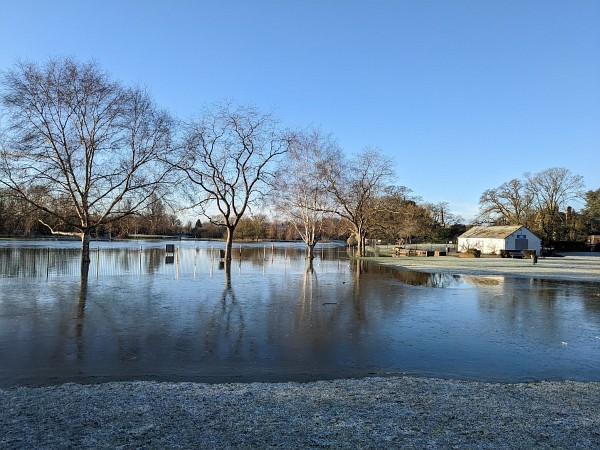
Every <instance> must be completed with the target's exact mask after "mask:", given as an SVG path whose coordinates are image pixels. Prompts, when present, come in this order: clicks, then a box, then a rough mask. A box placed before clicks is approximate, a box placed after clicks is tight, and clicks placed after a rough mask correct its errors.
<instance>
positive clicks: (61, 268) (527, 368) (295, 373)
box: [0, 241, 600, 386]
mask: <svg viewBox="0 0 600 450" xmlns="http://www.w3.org/2000/svg"><path fill="white" fill-rule="evenodd" d="M165 244H166V243H164V242H158V243H150V242H120V243H96V242H94V243H92V263H91V266H90V270H89V276H88V279H87V281H82V280H81V277H80V276H79V251H78V246H79V244H78V243H77V242H61V241H58V242H55V241H35V242H26V241H0V386H13V385H48V384H55V383H63V382H68V381H75V382H85V383H89V382H99V381H114V380H160V381H200V382H234V381H289V380H295V381H309V380H315V379H328V378H344V377H360V376H366V375H390V374H411V375H424V376H435V377H442V378H459V379H470V380H484V381H499V382H515V381H527V380H542V379H544V380H557V379H571V380H583V381H590V380H594V381H600V284H599V283H574V282H553V281H548V280H534V279H531V280H530V279H510V278H503V277H460V276H451V275H442V274H424V273H418V272H410V271H402V270H395V269H391V268H385V267H380V266H376V265H371V264H367V263H365V262H364V261H363V262H357V261H356V260H351V259H348V258H347V255H346V252H345V247H343V246H338V245H335V244H331V245H324V246H319V247H317V258H316V259H315V262H314V267H313V270H312V271H307V268H306V260H305V257H304V249H303V247H302V246H300V245H290V244H273V245H272V244H256V245H246V246H243V247H240V248H237V247H236V248H235V251H234V261H233V262H232V268H231V272H230V274H229V275H227V274H226V273H225V271H224V270H223V268H222V264H221V263H220V261H219V251H218V250H219V249H221V248H222V244H221V243H211V242H185V241H180V242H172V243H169V244H172V245H174V246H175V251H174V252H173V253H166V251H165V250H166V246H165Z"/></svg>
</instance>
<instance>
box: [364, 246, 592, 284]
mask: <svg viewBox="0 0 600 450" xmlns="http://www.w3.org/2000/svg"><path fill="white" fill-rule="evenodd" d="M367 259H369V260H372V261H375V262H377V263H379V264H383V265H388V266H394V267H398V268H402V269H410V270H416V271H420V272H427V273H451V274H455V275H469V276H474V275H475V276H477V275H479V276H506V277H526V278H544V279H553V280H572V281H592V282H599V283H600V255H599V254H597V253H577V254H567V255H566V256H562V257H558V256H556V257H548V258H539V259H538V261H537V264H533V261H532V260H531V259H512V258H499V257H498V258H458V257H456V256H438V257H428V258H426V257H398V258H389V257H379V258H377V257H373V258H367Z"/></svg>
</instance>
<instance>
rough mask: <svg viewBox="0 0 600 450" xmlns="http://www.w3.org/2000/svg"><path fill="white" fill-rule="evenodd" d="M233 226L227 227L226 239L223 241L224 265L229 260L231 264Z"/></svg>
mask: <svg viewBox="0 0 600 450" xmlns="http://www.w3.org/2000/svg"><path fill="white" fill-rule="evenodd" d="M234 232H235V227H227V239H226V241H225V265H226V266H227V263H228V262H229V263H230V264H229V265H231V252H232V250H233V233H234Z"/></svg>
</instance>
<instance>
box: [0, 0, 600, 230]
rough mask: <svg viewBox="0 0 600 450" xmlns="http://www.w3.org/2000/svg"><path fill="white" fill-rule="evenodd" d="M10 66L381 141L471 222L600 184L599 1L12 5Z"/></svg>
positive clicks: (2, 21) (194, 111) (352, 140)
mask: <svg viewBox="0 0 600 450" xmlns="http://www.w3.org/2000/svg"><path fill="white" fill-rule="evenodd" d="M0 6H1V7H0V70H5V69H7V68H9V67H10V66H12V65H13V64H14V62H15V61H16V59H17V58H23V59H27V60H32V61H38V62H43V61H45V60H46V59H48V58H50V57H53V56H72V57H76V58H78V59H80V60H88V59H95V60H96V61H98V62H99V63H100V64H101V65H102V67H103V68H104V69H105V70H106V71H107V72H109V73H110V74H111V75H112V76H113V77H114V78H116V79H119V80H121V81H123V82H125V83H137V84H141V85H143V86H145V87H147V88H148V90H149V91H150V92H151V93H152V94H153V96H154V98H155V99H156V100H157V102H158V103H159V104H160V105H162V106H163V107H165V108H167V109H168V110H170V111H171V112H172V113H174V114H175V115H177V116H179V117H181V118H183V119H186V118H191V117H194V116H197V115H198V113H199V111H200V109H201V107H202V106H204V105H206V104H208V103H212V102H215V101H218V100H223V99H231V100H235V101H237V102H249V103H253V104H255V105H256V106H258V107H260V108H261V109H263V110H270V109H272V108H274V109H275V111H276V114H277V115H278V116H279V117H280V119H281V120H282V122H283V123H284V124H285V125H286V126H289V127H306V126H308V125H316V126H320V127H321V129H322V130H323V131H326V132H331V133H332V134H334V135H335V136H336V137H337V139H338V141H339V143H340V145H341V146H342V148H344V149H345V150H346V152H348V153H349V154H351V153H355V152H358V151H360V150H361V149H362V148H364V147H366V146H373V147H378V148H380V149H381V150H382V151H383V152H384V153H386V154H387V155H389V156H391V157H393V159H394V160H395V162H396V169H397V173H398V181H397V183H398V184H399V185H404V186H407V187H409V188H411V189H412V190H413V191H414V193H415V194H416V195H419V196H421V197H422V198H423V199H424V200H425V201H430V202H435V203H437V202H440V201H447V202H449V204H450V208H451V209H452V211H453V212H455V213H457V214H460V215H462V216H463V217H464V218H465V219H467V220H468V219H471V218H472V217H473V216H474V215H475V213H476V211H477V205H478V200H479V196H480V195H481V193H482V192H483V191H484V190H485V189H488V188H492V187H497V186H498V185H500V184H501V183H503V182H505V181H508V180H509V179H511V178H518V177H521V176H522V174H523V173H524V172H538V171H540V170H543V169H546V168H549V167H566V168H568V169H570V170H571V171H572V172H573V173H574V174H578V175H582V176H583V177H584V179H585V182H586V187H587V189H598V188H600V151H599V143H600V0H589V1H586V0H563V1H553V0H539V1H537V0H531V1H530V0H498V1H494V0H485V1H483V0H453V1H450V0H437V1H433V0H431V1H427V0H412V1H403V0H390V1H377V0H373V1H366V0H365V1H353V0H344V1H341V0H331V1H326V0H289V1H286V0H223V1H201V0H198V1H193V0H189V1H176V0H172V1H167V0H165V1H157V0H105V1H101V2H99V1H96V2H93V1H86V0H54V1H41V0H40V1H30V0H19V1H16V0H0Z"/></svg>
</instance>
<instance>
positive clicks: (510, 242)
mask: <svg viewBox="0 0 600 450" xmlns="http://www.w3.org/2000/svg"><path fill="white" fill-rule="evenodd" d="M517 239H527V249H528V250H535V251H536V252H537V254H538V255H540V254H541V251H542V242H541V241H540V239H539V238H538V237H537V236H536V235H535V234H533V233H532V232H531V231H529V230H528V229H526V228H520V229H519V230H517V231H515V232H514V233H513V234H511V235H510V236H508V237H507V238H506V239H493V238H477V237H471V238H460V237H459V238H458V251H459V252H464V251H467V250H468V249H470V248H476V249H477V250H481V253H483V254H486V255H492V254H496V255H499V254H500V250H517Z"/></svg>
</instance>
